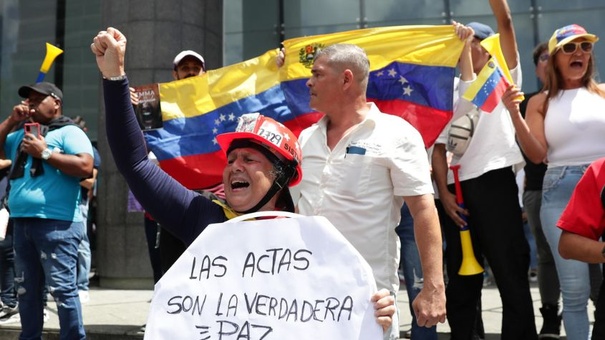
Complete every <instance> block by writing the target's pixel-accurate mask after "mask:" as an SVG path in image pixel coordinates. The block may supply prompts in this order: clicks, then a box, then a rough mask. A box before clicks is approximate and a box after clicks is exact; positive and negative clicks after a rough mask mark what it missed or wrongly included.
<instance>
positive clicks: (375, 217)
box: [293, 44, 445, 339]
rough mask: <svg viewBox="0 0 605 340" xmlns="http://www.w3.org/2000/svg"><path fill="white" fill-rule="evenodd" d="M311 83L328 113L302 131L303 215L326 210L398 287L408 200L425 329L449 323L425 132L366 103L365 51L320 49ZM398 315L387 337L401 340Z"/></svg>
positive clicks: (385, 283) (314, 101)
mask: <svg viewBox="0 0 605 340" xmlns="http://www.w3.org/2000/svg"><path fill="white" fill-rule="evenodd" d="M311 73H312V76H311V78H310V79H309V81H308V82H307V86H308V87H309V89H310V92H311V99H310V106H311V107H312V108H313V109H315V110H317V111H319V112H323V113H324V114H325V116H324V117H323V118H322V119H321V120H320V121H319V122H318V123H317V124H314V125H313V126H311V127H309V128H307V129H305V130H304V131H303V132H302V133H301V135H300V138H299V140H300V142H301V146H302V149H303V160H302V167H303V174H304V175H303V179H302V182H301V183H300V184H299V185H298V186H296V187H294V188H293V198H294V200H295V202H297V204H298V209H299V212H300V213H302V214H304V215H322V216H325V217H327V218H328V220H330V222H332V224H334V226H335V227H336V228H337V229H338V230H339V231H340V232H341V233H342V234H343V235H344V236H345V237H346V238H347V239H348V240H349V242H351V243H352V244H353V246H355V247H356V248H357V249H358V250H359V252H360V253H361V255H362V256H363V257H364V258H365V259H366V261H368V263H369V264H370V266H371V267H372V270H373V272H374V277H375V279H376V283H377V286H378V288H379V289H381V288H386V289H388V290H389V291H391V293H392V294H393V295H395V294H396V293H397V291H398V290H399V278H398V275H397V268H398V265H399V239H398V236H397V234H396V233H395V227H396V226H397V225H398V223H399V219H400V208H401V206H402V204H403V202H404V200H405V203H406V204H407V205H408V207H409V208H410V211H411V213H412V216H413V217H414V230H415V233H416V240H417V243H418V249H419V252H420V259H421V262H422V269H423V272H424V288H423V289H422V291H421V292H420V293H419V294H418V297H417V298H416V299H415V301H414V311H415V314H416V316H417V321H418V324H419V325H420V326H425V327H431V326H434V325H436V324H437V323H438V322H445V286H444V281H443V269H442V252H441V247H442V243H441V231H440V227H439V220H438V217H437V213H436V210H435V205H434V200H433V195H432V194H433V187H432V184H431V178H430V168H429V163H428V159H427V154H426V151H425V149H424V143H423V141H422V138H421V136H420V134H419V133H418V131H416V130H415V129H414V128H413V127H412V126H411V125H410V124H409V123H407V122H406V121H405V120H403V119H401V118H399V117H396V116H392V115H388V114H383V113H381V112H380V111H379V110H378V108H377V107H376V106H375V105H374V104H371V103H367V101H366V87H367V84H368V74H369V61H368V58H367V56H366V54H365V52H364V51H363V50H362V49H361V48H359V47H357V46H355V45H348V44H336V45H331V46H329V47H327V48H324V49H322V50H321V51H320V52H318V53H317V55H316V57H315V61H314V65H313V68H312V71H311ZM398 326H399V323H398V320H397V318H396V315H395V317H394V318H393V326H392V327H391V332H390V333H389V334H385V339H398V337H399V327H398Z"/></svg>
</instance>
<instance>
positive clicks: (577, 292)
mask: <svg viewBox="0 0 605 340" xmlns="http://www.w3.org/2000/svg"><path fill="white" fill-rule="evenodd" d="M586 168H587V165H583V166H562V167H554V168H549V169H548V170H546V174H545V175H544V184H543V187H542V207H541V209H540V219H541V220H542V228H543V230H544V235H545V236H546V239H547V240H548V244H549V246H550V250H551V253H552V256H553V258H554V260H555V265H556V267H557V273H558V275H559V284H560V285H561V295H562V296H563V323H564V325H565V332H566V333H567V339H568V340H580V339H581V340H586V339H588V330H589V322H588V311H587V304H588V298H589V296H590V277H589V272H588V264H586V263H584V262H580V261H576V260H565V259H563V258H562V257H561V255H559V238H560V237H561V229H559V228H558V227H557V222H558V220H559V217H560V216H561V213H562V212H563V209H565V206H566V205H567V202H568V201H569V198H570V197H571V194H572V192H573V190H574V188H575V187H576V184H577V183H578V181H579V180H580V177H582V174H584V171H586Z"/></svg>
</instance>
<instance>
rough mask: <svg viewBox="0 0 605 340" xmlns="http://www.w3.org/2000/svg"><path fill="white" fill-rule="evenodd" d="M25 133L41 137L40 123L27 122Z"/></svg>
mask: <svg viewBox="0 0 605 340" xmlns="http://www.w3.org/2000/svg"><path fill="white" fill-rule="evenodd" d="M24 129H25V133H31V134H33V135H34V136H36V138H38V137H40V123H25V126H24Z"/></svg>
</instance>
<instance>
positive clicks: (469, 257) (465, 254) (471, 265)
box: [458, 229, 483, 276]
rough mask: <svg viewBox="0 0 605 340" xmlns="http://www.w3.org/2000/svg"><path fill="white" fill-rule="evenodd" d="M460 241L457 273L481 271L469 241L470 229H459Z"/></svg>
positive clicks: (465, 273)
mask: <svg viewBox="0 0 605 340" xmlns="http://www.w3.org/2000/svg"><path fill="white" fill-rule="evenodd" d="M460 243H461V244H462V263H461V264H460V269H458V275H463V276H467V275H476V274H481V273H483V267H481V265H480V264H479V262H477V258H476V257H475V252H474V251H473V243H472V242H471V231H470V230H468V229H467V230H462V231H460Z"/></svg>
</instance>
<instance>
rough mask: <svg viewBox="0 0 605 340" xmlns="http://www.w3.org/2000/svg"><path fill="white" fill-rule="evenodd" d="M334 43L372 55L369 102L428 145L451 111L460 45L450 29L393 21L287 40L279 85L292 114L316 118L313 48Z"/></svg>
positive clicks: (459, 41) (450, 27)
mask: <svg viewBox="0 0 605 340" xmlns="http://www.w3.org/2000/svg"><path fill="white" fill-rule="evenodd" d="M336 43H350V44H355V45H358V46H359V47H361V48H363V49H364V50H365V52H366V54H367V55H368V58H369V60H370V79H369V84H368V90H367V98H368V101H372V102H375V103H376V105H377V106H378V107H379V108H380V109H381V111H383V112H385V113H390V114H394V115H397V116H400V117H402V118H404V119H406V120H407V121H408V122H410V123H411V124H412V125H413V126H414V127H416V129H417V130H418V131H419V132H420V134H421V135H422V136H423V139H424V142H425V145H426V146H427V147H429V146H431V145H432V144H433V143H434V141H435V140H436V139H437V137H438V136H439V133H440V132H441V130H442V129H443V127H444V126H445V125H446V124H447V123H448V122H449V120H450V118H451V116H452V110H453V79H454V75H455V67H456V65H457V63H458V59H459V57H460V53H461V52H462V47H463V43H462V41H461V40H460V39H459V38H458V37H457V36H456V35H455V33H454V28H453V27H452V26H451V25H447V26H393V27H379V28H368V29H361V30H354V31H348V32H341V33H334V34H325V35H318V36H312V37H303V38H296V39H290V40H286V41H285V42H284V46H285V49H286V59H285V65H284V67H283V68H282V69H281V70H280V72H281V78H282V83H281V87H282V90H283V91H284V95H285V97H286V100H287V101H288V106H289V107H290V109H291V110H292V112H293V114H294V115H295V116H297V117H306V116H310V117H313V119H315V118H316V117H317V115H318V113H317V112H314V111H313V110H312V109H311V108H310V107H309V98H310V95H309V91H308V89H307V87H306V82H307V80H308V78H309V77H310V76H311V68H312V61H313V57H314V55H315V53H316V52H317V50H318V49H321V48H322V47H326V46H329V45H332V44H336Z"/></svg>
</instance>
